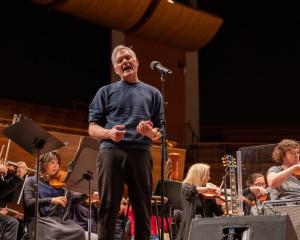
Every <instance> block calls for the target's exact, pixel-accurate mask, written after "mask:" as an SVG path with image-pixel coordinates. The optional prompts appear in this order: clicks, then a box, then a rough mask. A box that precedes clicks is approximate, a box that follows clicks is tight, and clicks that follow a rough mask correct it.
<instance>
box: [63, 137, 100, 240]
mask: <svg viewBox="0 0 300 240" xmlns="http://www.w3.org/2000/svg"><path fill="white" fill-rule="evenodd" d="M98 154H99V142H98V140H96V139H94V138H91V137H87V136H84V137H83V139H82V141H81V144H80V147H79V149H78V151H77V153H76V155H75V157H74V159H73V161H72V162H71V164H70V165H69V169H68V173H67V175H66V177H65V183H66V188H67V189H68V190H72V191H75V192H81V193H85V194H88V195H89V222H88V240H90V239H91V229H92V221H91V219H92V207H91V198H90V196H91V194H92V191H95V190H96V191H98V181H97V178H93V175H94V174H95V175H96V174H97V173H96V162H97V158H98ZM87 181H88V182H87ZM87 183H88V188H87Z"/></svg>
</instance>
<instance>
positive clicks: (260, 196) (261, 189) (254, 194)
mask: <svg viewBox="0 0 300 240" xmlns="http://www.w3.org/2000/svg"><path fill="white" fill-rule="evenodd" d="M246 185H247V186H246V188H244V189H243V196H244V198H245V201H244V215H262V214H263V213H262V207H263V206H262V202H263V201H266V200H267V199H268V197H269V195H268V190H267V189H266V186H267V184H266V180H265V176H264V175H263V174H261V173H252V174H250V175H249V177H248V179H247V182H246Z"/></svg>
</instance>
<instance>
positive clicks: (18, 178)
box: [0, 162, 27, 240]
mask: <svg viewBox="0 0 300 240" xmlns="http://www.w3.org/2000/svg"><path fill="white" fill-rule="evenodd" d="M26 168H27V167H26V164H25V163H24V162H19V163H18V168H17V172H16V173H15V174H10V173H8V167H7V166H6V165H4V164H0V174H1V179H0V202H1V203H0V208H1V209H2V210H1V211H0V228H1V230H2V232H3V233H2V234H3V236H4V239H11V240H16V239H17V236H18V229H19V221H18V219H17V218H15V217H12V216H9V215H7V211H6V210H5V209H6V203H9V202H13V201H14V198H16V196H17V195H18V193H19V192H20V189H21V188H22V185H23V178H24V176H25V175H26V173H27V170H26Z"/></svg>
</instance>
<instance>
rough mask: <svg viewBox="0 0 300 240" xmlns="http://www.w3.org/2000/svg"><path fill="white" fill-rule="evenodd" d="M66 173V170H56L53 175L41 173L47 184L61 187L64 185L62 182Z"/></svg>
mask: <svg viewBox="0 0 300 240" xmlns="http://www.w3.org/2000/svg"><path fill="white" fill-rule="evenodd" d="M66 175H67V172H66V171H63V170H58V172H57V173H56V174H55V175H54V176H49V175H42V178H43V179H44V180H45V181H48V183H49V185H51V186H52V187H54V188H63V187H65V185H66V184H65V182H64V180H65V177H66Z"/></svg>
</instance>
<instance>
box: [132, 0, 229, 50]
mask: <svg viewBox="0 0 300 240" xmlns="http://www.w3.org/2000/svg"><path fill="white" fill-rule="evenodd" d="M222 23H223V19H222V18H220V17H217V16H214V15H212V14H209V13H206V12H204V11H201V10H196V9H192V8H189V7H186V6H183V5H181V4H177V3H169V2H168V1H160V2H159V4H158V6H157V8H156V9H155V11H154V12H153V14H152V16H151V17H150V18H149V20H148V21H147V22H145V24H144V25H143V26H141V27H140V28H139V29H137V30H136V31H134V32H131V31H129V32H128V33H132V34H133V35H136V36H140V37H143V38H147V39H153V40H156V41H160V42H162V43H165V44H167V45H173V46H175V47H178V48H181V49H184V50H186V51H192V50H197V49H199V48H201V47H203V46H204V45H205V44H207V43H208V42H209V41H210V40H211V39H212V38H213V36H214V35H215V34H216V32H217V31H218V30H219V28H220V26H221V25H222Z"/></svg>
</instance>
